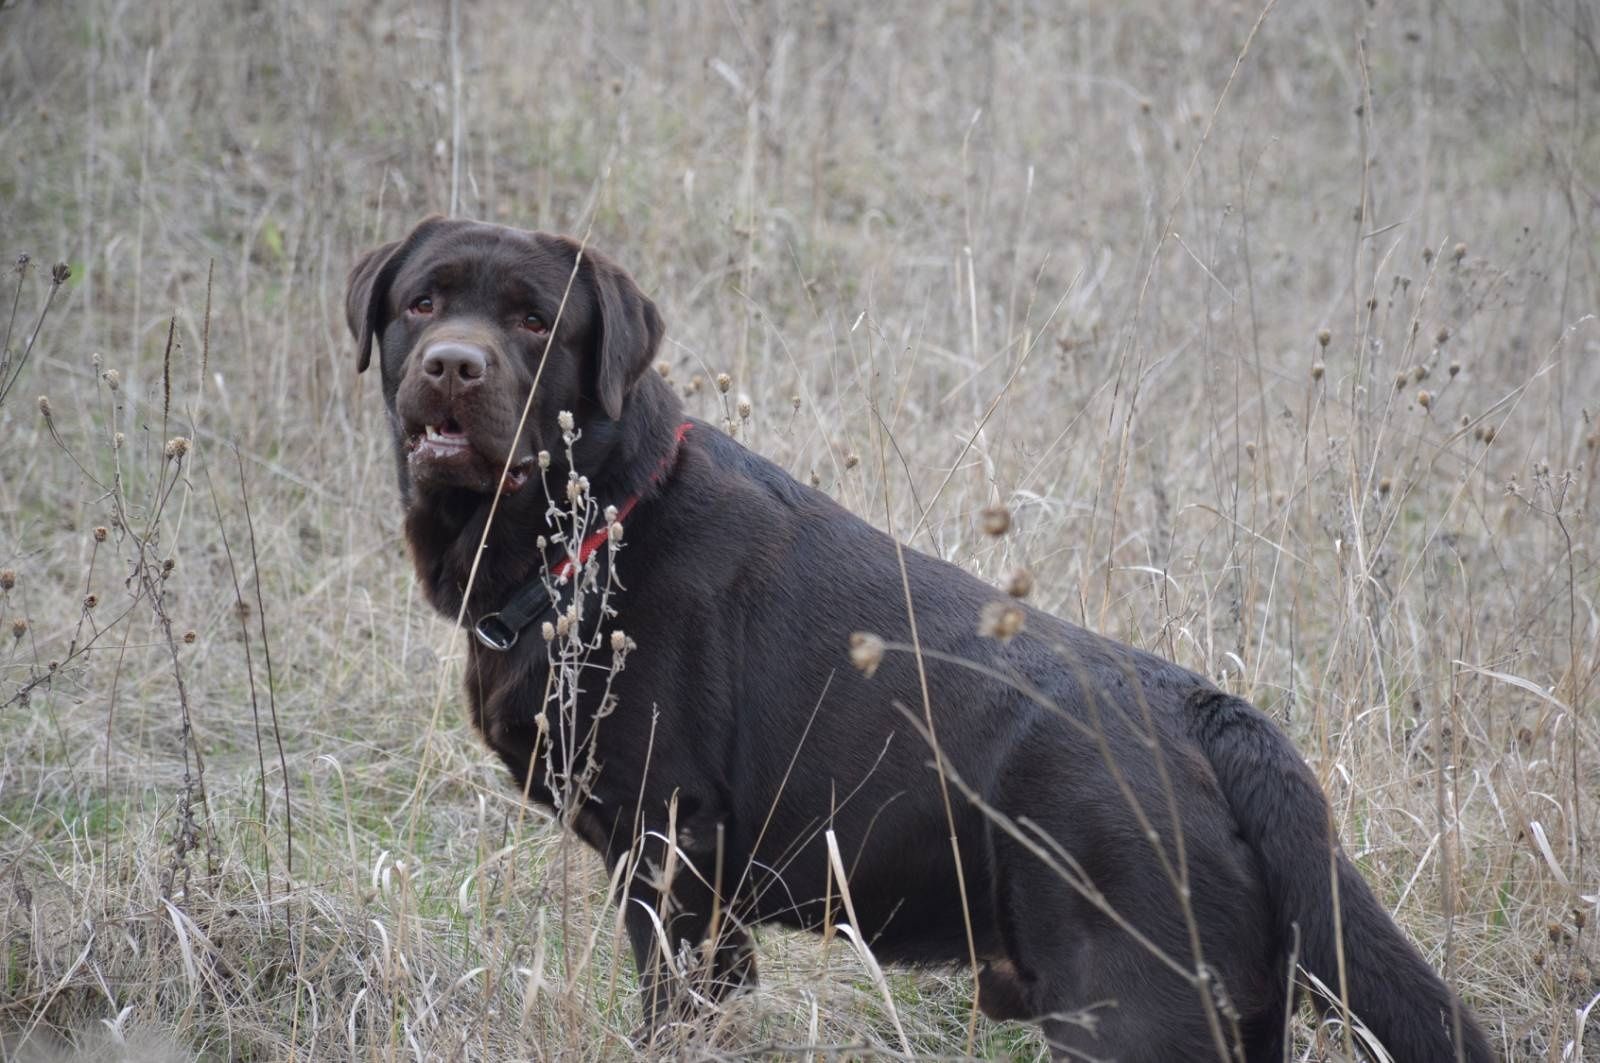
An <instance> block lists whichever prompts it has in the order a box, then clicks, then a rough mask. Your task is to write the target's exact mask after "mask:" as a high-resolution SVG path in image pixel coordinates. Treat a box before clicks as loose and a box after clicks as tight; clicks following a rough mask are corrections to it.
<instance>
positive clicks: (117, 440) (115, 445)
mask: <svg viewBox="0 0 1600 1063" xmlns="http://www.w3.org/2000/svg"><path fill="white" fill-rule="evenodd" d="M127 438H128V437H127V436H125V435H123V434H122V433H121V432H118V433H116V434H115V435H113V436H112V437H111V449H112V450H121V449H122V444H123V441H124V440H126V439H127Z"/></svg>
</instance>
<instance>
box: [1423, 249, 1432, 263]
mask: <svg viewBox="0 0 1600 1063" xmlns="http://www.w3.org/2000/svg"><path fill="white" fill-rule="evenodd" d="M1422 261H1423V262H1432V261H1433V248H1431V247H1424V248H1423V249H1422Z"/></svg>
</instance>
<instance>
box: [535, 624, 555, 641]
mask: <svg viewBox="0 0 1600 1063" xmlns="http://www.w3.org/2000/svg"><path fill="white" fill-rule="evenodd" d="M539 634H540V635H541V636H543V638H544V640H545V641H546V642H553V641H555V637H556V626H555V625H554V624H552V623H551V622H550V621H548V620H546V621H545V622H544V623H543V624H540V625H539Z"/></svg>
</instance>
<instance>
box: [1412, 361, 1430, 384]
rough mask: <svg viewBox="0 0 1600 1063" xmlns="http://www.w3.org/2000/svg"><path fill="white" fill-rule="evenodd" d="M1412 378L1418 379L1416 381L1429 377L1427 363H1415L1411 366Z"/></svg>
mask: <svg viewBox="0 0 1600 1063" xmlns="http://www.w3.org/2000/svg"><path fill="white" fill-rule="evenodd" d="M1411 379H1412V380H1416V381H1422V380H1426V379H1428V367H1427V366H1425V365H1414V366H1412V367H1411Z"/></svg>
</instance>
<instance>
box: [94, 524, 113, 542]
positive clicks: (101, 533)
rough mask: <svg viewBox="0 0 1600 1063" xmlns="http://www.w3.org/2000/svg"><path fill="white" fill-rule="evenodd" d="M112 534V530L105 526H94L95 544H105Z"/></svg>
mask: <svg viewBox="0 0 1600 1063" xmlns="http://www.w3.org/2000/svg"><path fill="white" fill-rule="evenodd" d="M110 534H111V529H109V528H107V527H106V526H105V525H104V524H96V525H95V526H94V541H95V542H97V543H103V542H105V541H106V536H108V535H110Z"/></svg>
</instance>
